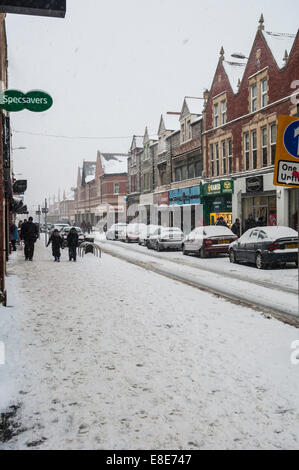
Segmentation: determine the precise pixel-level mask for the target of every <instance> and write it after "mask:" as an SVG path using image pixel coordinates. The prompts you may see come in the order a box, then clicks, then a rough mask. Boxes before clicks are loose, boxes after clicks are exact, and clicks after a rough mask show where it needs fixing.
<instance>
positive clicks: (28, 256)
mask: <svg viewBox="0 0 299 470" xmlns="http://www.w3.org/2000/svg"><path fill="white" fill-rule="evenodd" d="M21 239H22V240H24V244H25V248H24V252H25V260H29V261H32V259H33V254H34V243H35V242H36V240H37V239H38V228H37V226H36V225H35V224H34V223H33V218H32V217H29V219H28V222H27V221H26V222H24V223H23V224H22V228H21Z"/></svg>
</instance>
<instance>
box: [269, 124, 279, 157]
mask: <svg viewBox="0 0 299 470" xmlns="http://www.w3.org/2000/svg"><path fill="white" fill-rule="evenodd" d="M276 132H277V127H276V124H272V125H271V126H270V147H271V165H274V162H275V152H276Z"/></svg>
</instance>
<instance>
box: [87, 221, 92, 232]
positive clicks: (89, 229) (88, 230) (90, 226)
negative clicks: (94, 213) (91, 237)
mask: <svg viewBox="0 0 299 470" xmlns="http://www.w3.org/2000/svg"><path fill="white" fill-rule="evenodd" d="M86 228H87V232H88V233H90V232H91V231H92V225H91V223H90V222H87V225H86Z"/></svg>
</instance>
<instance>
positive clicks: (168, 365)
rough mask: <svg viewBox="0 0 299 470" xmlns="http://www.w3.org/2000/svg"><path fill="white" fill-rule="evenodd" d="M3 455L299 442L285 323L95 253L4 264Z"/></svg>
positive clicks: (290, 333) (294, 371)
mask: <svg viewBox="0 0 299 470" xmlns="http://www.w3.org/2000/svg"><path fill="white" fill-rule="evenodd" d="M9 274H10V275H9V278H8V289H9V297H8V305H9V308H4V307H0V341H3V342H4V343H5V346H6V363H5V365H4V366H1V365H0V411H4V410H5V409H7V407H8V406H10V405H20V408H19V410H18V412H17V420H18V422H19V423H20V425H21V428H22V430H23V432H21V433H20V434H18V435H17V436H15V437H14V438H13V439H12V440H10V441H8V442H6V443H4V444H0V448H3V449H26V448H32V447H33V448H35V449H199V448H201V449H253V448H257V449H298V447H299V396H298V379H299V365H297V366H296V365H293V364H292V363H291V360H290V356H291V352H292V349H291V343H292V342H293V341H295V340H298V339H299V332H298V330H297V329H295V328H294V327H291V326H289V325H286V324H283V323H281V322H279V321H277V320H275V319H268V318H264V317H263V316H262V315H261V313H259V312H256V311H253V310H250V309H248V308H244V307H241V306H238V305H235V304H232V303H229V302H226V301H224V300H223V299H221V298H217V297H216V296H213V295H211V294H208V293H205V292H201V291H199V290H198V289H195V288H192V287H189V286H187V285H184V284H181V283H179V282H176V281H173V280H171V279H168V278H166V277H163V276H160V275H157V274H155V273H153V272H151V271H147V270H146V269H143V268H140V267H138V266H134V265H132V264H129V263H126V262H125V261H121V260H119V259H117V258H115V257H111V256H109V255H106V254H103V258H102V259H101V260H99V259H97V258H95V257H93V256H92V255H86V256H85V257H84V258H83V259H79V260H78V262H77V263H70V262H68V261H67V256H66V253H65V252H64V254H63V260H62V262H61V263H60V264H58V263H53V261H52V258H51V251H50V248H49V249H47V250H46V249H45V248H44V247H43V245H42V242H38V243H37V246H36V254H35V259H34V261H33V263H30V262H25V261H24V260H23V255H22V253H21V252H20V251H18V252H17V253H16V255H15V256H14V257H13V258H12V260H11V261H10V263H9Z"/></svg>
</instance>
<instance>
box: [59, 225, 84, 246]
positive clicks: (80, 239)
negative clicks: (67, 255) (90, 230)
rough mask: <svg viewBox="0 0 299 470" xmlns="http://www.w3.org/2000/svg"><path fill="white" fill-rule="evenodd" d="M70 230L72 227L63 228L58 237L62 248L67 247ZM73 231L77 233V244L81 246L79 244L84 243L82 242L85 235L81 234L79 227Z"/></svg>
mask: <svg viewBox="0 0 299 470" xmlns="http://www.w3.org/2000/svg"><path fill="white" fill-rule="evenodd" d="M71 228H73V227H70V226H68V227H64V228H63V229H62V230H61V232H60V236H61V237H62V239H63V246H67V236H68V234H69V232H70V230H71ZM75 229H76V230H77V233H78V236H79V239H78V244H79V245H81V243H82V242H84V240H85V235H84V233H83V232H82V230H81V228H80V227H75Z"/></svg>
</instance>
